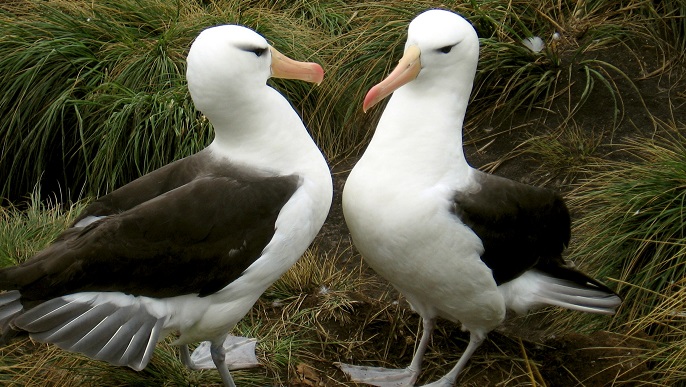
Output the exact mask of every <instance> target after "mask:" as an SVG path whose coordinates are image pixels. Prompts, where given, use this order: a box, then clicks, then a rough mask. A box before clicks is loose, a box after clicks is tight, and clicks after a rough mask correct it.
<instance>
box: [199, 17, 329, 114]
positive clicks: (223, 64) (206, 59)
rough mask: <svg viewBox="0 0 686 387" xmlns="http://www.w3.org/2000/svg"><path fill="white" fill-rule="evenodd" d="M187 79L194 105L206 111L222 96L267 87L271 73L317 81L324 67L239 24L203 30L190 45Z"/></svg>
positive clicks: (278, 76) (241, 93) (243, 93)
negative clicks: (295, 57)
mask: <svg viewBox="0 0 686 387" xmlns="http://www.w3.org/2000/svg"><path fill="white" fill-rule="evenodd" d="M187 65H188V67H187V69H186V79H187V81H188V89H189V90H190V93H191V97H192V98H193V102H194V103H195V105H196V107H197V108H198V109H199V110H200V111H203V112H205V110H206V109H208V110H210V109H212V108H213V107H215V106H216V104H222V105H224V106H225V105H226V101H221V100H223V99H225V98H232V97H236V94H240V96H238V97H239V98H240V97H241V96H243V95H245V96H247V95H250V93H251V91H253V90H259V89H261V88H263V87H267V85H266V83H267V80H268V79H269V78H270V77H274V78H285V79H299V80H303V81H307V82H312V83H317V84H319V83H320V82H321V81H322V79H323V78H324V70H323V69H322V67H321V66H320V65H318V64H317V63H309V62H298V61H295V60H293V59H290V58H288V57H287V56H285V55H283V54H281V53H280V52H278V51H277V50H276V49H275V48H273V47H272V46H271V45H269V43H268V42H267V40H266V39H264V38H263V37H262V36H261V35H260V34H258V33H257V32H255V31H253V30H251V29H249V28H247V27H243V26H238V25H220V26H216V27H210V28H208V29H206V30H203V31H202V32H201V33H200V34H199V35H198V37H197V38H196V39H195V41H194V42H193V44H192V45H191V48H190V51H189V52H188V57H187Z"/></svg>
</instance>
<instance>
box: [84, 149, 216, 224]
mask: <svg viewBox="0 0 686 387" xmlns="http://www.w3.org/2000/svg"><path fill="white" fill-rule="evenodd" d="M209 158H210V155H209V152H208V151H207V150H203V151H201V152H199V153H196V154H194V155H191V156H188V157H186V158H183V159H180V160H177V161H174V162H172V163H170V164H167V165H165V166H163V167H161V168H159V169H156V170H154V171H152V172H150V173H148V174H146V175H143V176H141V177H139V178H138V179H136V180H134V181H132V182H130V183H128V184H126V185H124V186H122V187H120V188H118V189H116V190H114V191H112V192H111V193H109V194H107V195H105V196H102V197H100V198H98V199H97V200H95V201H93V202H92V203H91V204H90V205H88V206H87V207H86V208H85V209H84V210H83V211H82V212H81V213H80V214H79V216H78V217H77V218H76V220H75V221H74V224H76V223H78V222H79V221H81V220H82V219H84V218H86V217H89V216H96V217H102V216H107V215H112V214H116V213H119V212H123V211H126V210H129V209H131V208H133V207H135V206H137V205H139V204H141V203H144V202H146V201H148V200H151V199H153V198H155V197H157V196H159V195H162V194H163V193H165V192H169V191H171V190H173V189H175V188H178V187H181V186H182V185H184V184H188V183H190V182H191V181H193V180H194V179H195V178H197V177H198V176H200V175H206V174H207V173H208V171H207V169H208V167H207V165H208V164H211V163H208V161H209V160H208V159H209Z"/></svg>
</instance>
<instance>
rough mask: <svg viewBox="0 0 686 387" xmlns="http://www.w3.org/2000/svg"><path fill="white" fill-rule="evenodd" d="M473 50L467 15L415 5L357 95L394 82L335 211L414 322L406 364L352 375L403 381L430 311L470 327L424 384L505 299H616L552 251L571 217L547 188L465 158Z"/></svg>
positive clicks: (449, 380) (373, 96)
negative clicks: (390, 60) (379, 74)
mask: <svg viewBox="0 0 686 387" xmlns="http://www.w3.org/2000/svg"><path fill="white" fill-rule="evenodd" d="M478 54H479V40H478V38H477V35H476V32H475V31H474V29H473V27H472V26H471V25H470V24H469V22H467V21H466V20H465V19H463V18H462V17H460V16H458V15H456V14H454V13H452V12H448V11H443V10H430V11H427V12H424V13H422V14H420V15H419V16H417V17H416V18H415V19H414V20H413V21H412V22H411V23H410V26H409V30H408V38H407V43H406V45H405V54H404V56H403V58H402V59H401V60H400V62H399V64H398V66H397V67H396V68H395V70H393V72H392V73H391V74H390V75H389V76H388V77H387V78H386V79H385V80H383V81H382V82H381V83H379V84H378V85H376V86H374V87H373V88H372V89H371V90H370V91H369V93H368V94H367V96H366V98H365V101H364V105H363V107H364V110H365V111H366V110H367V109H368V108H370V107H371V106H373V105H374V104H376V103H378V102H379V101H381V100H382V99H383V98H385V97H386V96H388V95H390V94H391V93H393V95H392V97H391V98H390V100H389V101H388V104H387V106H386V109H385V110H384V113H383V115H382V116H381V118H380V121H379V123H378V126H377V128H376V132H375V134H374V136H373V138H372V140H371V142H370V144H369V146H368V148H367V149H366V151H365V153H364V155H363V156H362V157H361V159H360V160H359V162H358V163H357V165H356V166H355V167H354V168H353V170H352V171H351V173H350V176H349V177H348V179H347V181H346V184H345V188H344V191H343V211H344V215H345V219H346V222H347V224H348V227H349V229H350V233H351V235H352V237H353V241H354V243H355V246H356V247H357V248H358V249H359V251H360V253H361V254H362V256H363V257H364V258H365V260H366V262H367V263H368V264H369V266H371V267H372V268H373V269H374V270H375V271H376V272H377V273H378V274H380V275H381V276H383V277H384V278H386V279H387V280H388V281H390V282H391V283H392V284H393V285H394V286H395V287H396V288H397V289H398V290H399V291H400V292H401V293H402V294H403V295H404V296H405V297H406V298H407V300H408V301H409V303H410V304H411V305H412V307H413V309H414V310H415V311H417V313H419V315H420V316H421V317H422V321H423V323H424V332H423V335H422V339H421V341H420V343H419V345H418V347H417V352H416V353H415V356H414V358H413V360H412V363H411V364H410V366H409V367H408V368H406V369H402V370H390V369H384V368H373V367H358V366H351V365H345V364H341V365H340V367H341V368H342V369H343V370H344V371H345V372H346V373H347V374H348V375H350V376H351V378H352V379H353V380H355V381H358V382H363V383H368V384H372V385H377V386H404V385H413V384H414V383H415V382H416V381H417V378H418V376H419V373H420V371H421V363H422V358H423V355H424V352H425V350H426V348H427V345H428V340H429V336H430V333H431V331H432V329H433V327H434V323H435V319H436V318H437V317H443V318H447V319H449V320H452V321H459V322H460V323H461V324H462V326H463V327H464V328H465V329H466V330H468V331H469V332H470V343H469V346H468V347H467V349H466V351H465V352H464V354H463V355H462V357H461V358H460V360H459V362H458V363H457V365H456V366H455V367H454V368H453V369H452V370H451V371H450V372H449V373H448V374H447V375H445V376H444V377H443V378H441V379H440V380H439V381H437V382H435V383H432V384H431V385H432V386H451V385H453V384H454V383H455V381H456V379H457V375H458V374H459V372H460V371H461V370H462V369H463V367H464V365H465V364H466V362H467V360H468V359H469V357H470V356H471V354H472V353H473V352H474V351H475V350H476V348H477V347H478V346H479V345H480V343H481V342H482V341H483V340H484V338H485V337H486V334H487V333H488V332H490V331H491V330H493V329H494V328H496V327H497V326H498V325H499V324H501V323H502V321H503V320H504V318H505V314H506V310H507V309H512V310H515V311H517V312H520V313H525V312H526V311H527V310H529V309H532V308H536V307H539V306H542V305H551V304H552V305H560V306H564V307H568V308H573V309H577V310H584V311H590V312H595V313H613V312H614V308H615V307H616V306H617V305H618V304H619V302H620V300H619V298H618V297H617V296H616V295H615V294H614V293H613V292H612V291H611V290H610V289H608V288H607V287H605V286H604V285H602V284H600V283H599V282H597V281H595V280H593V279H591V278H589V277H587V276H585V275H584V274H582V273H580V272H578V271H576V270H574V269H572V268H570V267H567V265H566V264H565V262H564V260H563V259H562V257H561V253H562V250H563V249H564V247H565V245H566V244H567V243H568V241H569V228H570V224H569V214H568V212H567V209H566V207H565V206H564V203H563V202H562V200H561V199H560V197H559V196H558V195H557V194H555V193H553V192H551V191H548V190H545V189H541V188H536V187H531V186H527V185H524V184H520V183H516V182H513V181H511V180H507V179H504V178H500V177H496V176H493V175H488V174H485V173H483V172H480V171H478V170H476V169H474V168H472V167H471V166H470V165H469V164H468V163H467V160H466V159H465V157H464V153H463V149H462V124H463V120H464V116H465V111H466V109H467V103H468V100H469V94H470V92H471V89H472V83H473V80H474V75H475V72H476V68H477V62H478Z"/></svg>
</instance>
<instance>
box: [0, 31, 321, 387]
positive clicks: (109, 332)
mask: <svg viewBox="0 0 686 387" xmlns="http://www.w3.org/2000/svg"><path fill="white" fill-rule="evenodd" d="M187 64H188V68H187V79H188V87H189V90H190V93H191V96H192V99H193V101H194V103H195V106H196V108H197V109H198V110H200V111H201V112H202V113H203V114H204V115H205V116H206V117H207V118H208V119H209V120H210V121H211V122H212V124H213V126H214V130H215V138H214V140H213V141H212V143H211V144H210V145H209V146H208V147H207V148H205V149H204V150H202V151H201V152H199V153H197V154H194V155H192V156H189V157H187V158H184V159H181V160H178V161H176V162H173V163H171V164H168V165H166V166H164V167H162V168H160V169H158V170H155V171H153V172H151V173H149V174H147V175H145V176H143V177H141V178H139V179H137V180H135V181H133V182H131V183H129V184H127V185H125V186H123V187H121V188H119V189H117V190H115V191H114V192H112V193H110V194H108V195H106V196H103V197H101V198H99V199H98V200H96V201H95V202H93V203H92V204H91V205H89V206H88V207H87V208H86V209H85V210H84V211H83V213H82V214H80V216H79V218H78V219H76V221H75V222H74V224H73V225H72V226H71V227H70V228H68V229H67V230H66V231H64V232H63V233H62V234H61V235H60V236H59V237H58V238H57V239H56V240H55V241H54V242H53V244H51V245H50V246H49V247H47V248H45V249H44V250H42V251H40V252H39V253H37V254H36V255H35V256H33V257H32V258H30V259H28V260H27V261H26V262H24V263H22V264H21V265H18V266H15V267H10V268H6V269H3V270H0V289H4V290H8V292H6V293H4V294H2V295H0V327H2V330H3V334H6V335H9V334H11V332H12V331H13V330H20V331H26V332H29V333H30V335H31V337H32V338H34V339H36V340H38V341H43V342H48V343H54V344H56V345H58V346H59V347H61V348H64V349H67V350H70V351H75V352H81V353H84V354H86V355H87V356H89V357H92V358H95V359H99V360H104V361H108V362H110V363H113V364H117V365H127V366H129V367H131V368H133V369H136V370H140V369H143V368H144V367H145V366H146V365H147V364H148V362H149V361H150V357H151V355H152V352H153V349H154V347H155V344H156V343H157V341H158V340H160V339H161V338H163V337H165V335H166V334H167V333H171V332H178V335H179V336H178V338H177V339H176V341H175V342H174V343H175V344H177V345H181V346H182V357H183V358H184V361H185V362H186V364H188V365H189V366H192V364H190V363H191V362H190V356H189V354H188V349H187V347H186V344H189V343H193V342H198V341H203V340H208V341H210V343H211V345H210V352H211V357H212V360H213V362H214V364H215V366H216V367H217V369H218V370H219V372H220V374H221V376H222V380H223V382H224V384H225V385H227V386H233V385H234V382H233V380H232V378H231V375H230V373H229V369H228V367H227V365H226V363H225V362H224V357H225V353H224V346H223V343H224V340H225V338H226V337H227V333H228V332H229V330H231V329H232V328H233V327H234V326H235V324H236V323H237V322H238V321H239V320H240V319H241V318H243V316H245V315H246V313H248V311H249V310H250V308H251V307H252V305H253V304H254V303H255V301H256V300H257V299H258V297H259V296H260V295H261V294H262V292H264V290H265V289H266V288H267V287H268V286H269V285H270V284H272V283H273V282H274V281H275V280H276V279H278V278H279V276H281V274H283V273H284V272H285V271H286V270H287V269H288V268H289V267H290V266H291V265H293V264H294V263H295V262H296V261H297V259H298V258H299V257H300V256H301V255H302V254H303V253H304V251H305V250H306V249H307V247H308V246H309V244H310V243H311V242H312V240H313V238H314V237H315V235H316V234H317V233H318V231H319V229H320V227H321V226H322V224H323V222H324V219H325V218H326V215H327V213H328V211H329V207H330V205H331V200H332V189H333V188H332V182H331V175H330V171H329V168H328V166H327V163H326V161H325V160H324V157H323V155H322V153H321V152H320V150H319V149H318V148H317V146H316V145H315V144H314V142H313V141H312V139H311V138H310V136H309V134H308V132H307V130H306V129H305V127H304V125H303V123H302V121H301V120H300V117H299V116H298V114H297V113H296V112H295V111H294V110H293V108H292V107H291V105H290V104H289V102H288V101H287V100H286V99H285V98H284V97H283V96H282V95H281V94H280V93H279V92H277V91H276V90H275V89H273V88H271V87H270V86H268V85H267V80H268V78H269V77H281V78H290V79H301V80H305V81H308V82H314V83H320V82H321V81H322V78H323V76H324V72H323V70H322V68H321V66H319V65H318V64H316V63H305V62H297V61H294V60H292V59H289V58H288V57H286V56H284V55H282V54H280V53H279V52H278V51H277V50H275V49H274V48H273V47H271V46H270V45H269V44H268V43H267V41H266V40H265V39H264V38H263V37H262V36H260V35H259V34H257V33H256V32H254V31H252V30H250V29H248V28H246V27H242V26H236V25H223V26H216V27H212V28H208V29H206V30H204V31H202V32H201V33H200V34H199V35H198V37H197V38H196V39H195V41H194V42H193V44H192V46H191V48H190V51H189V53H188V57H187Z"/></svg>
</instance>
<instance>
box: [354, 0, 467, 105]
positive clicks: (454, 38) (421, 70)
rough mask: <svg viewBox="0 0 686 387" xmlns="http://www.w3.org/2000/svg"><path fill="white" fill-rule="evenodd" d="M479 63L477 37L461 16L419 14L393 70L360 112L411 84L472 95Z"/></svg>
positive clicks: (435, 12)
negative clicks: (455, 90)
mask: <svg viewBox="0 0 686 387" xmlns="http://www.w3.org/2000/svg"><path fill="white" fill-rule="evenodd" d="M478 61H479V38H478V36H477V35H476V31H475V30H474V27H472V25H471V24H470V23H469V22H468V21H467V20H465V19H464V18H463V17H461V16H459V15H457V14H455V13H453V12H450V11H445V10H438V9H432V10H429V11H426V12H423V13H421V14H419V15H418V16H417V17H416V18H414V20H412V22H411V23H410V26H409V28H408V33H407V42H406V43H405V53H404V54H403V57H402V58H401V59H400V61H399V63H398V65H397V66H396V68H395V69H394V70H393V71H392V72H391V74H389V75H388V77H386V79H384V80H383V81H381V82H380V83H378V84H377V85H375V86H374V87H372V88H371V89H370V90H369V92H368V93H367V95H366V97H365V99H364V104H363V110H364V111H365V112H366V111H367V110H369V108H371V107H372V106H374V105H376V104H377V103H379V102H380V101H381V100H383V99H384V98H386V97H387V96H389V95H390V94H391V93H393V92H394V91H395V90H397V89H399V88H400V87H401V86H403V85H406V84H408V83H410V82H412V83H413V84H418V83H421V84H424V85H429V86H427V87H433V88H436V87H439V88H440V87H455V88H459V87H461V86H462V87H465V88H467V89H466V90H459V92H461V93H462V94H466V95H467V96H468V95H469V93H470V92H471V87H472V83H473V80H474V74H475V73H476V66H477V64H478Z"/></svg>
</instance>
